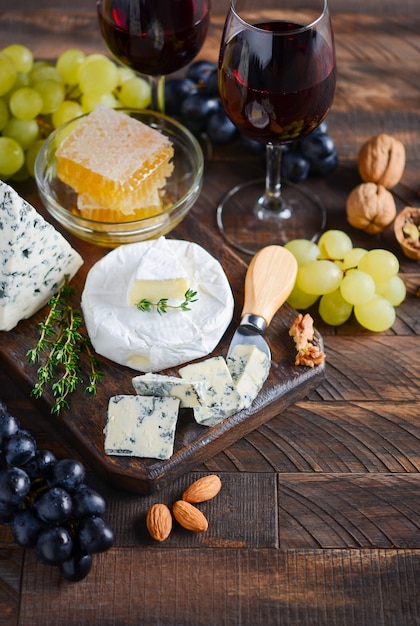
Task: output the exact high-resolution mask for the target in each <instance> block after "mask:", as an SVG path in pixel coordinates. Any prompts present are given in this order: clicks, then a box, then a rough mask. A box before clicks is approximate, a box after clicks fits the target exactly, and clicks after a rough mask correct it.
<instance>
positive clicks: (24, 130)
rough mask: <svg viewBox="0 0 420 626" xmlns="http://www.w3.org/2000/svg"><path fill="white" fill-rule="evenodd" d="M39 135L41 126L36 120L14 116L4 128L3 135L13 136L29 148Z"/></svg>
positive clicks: (25, 147)
mask: <svg viewBox="0 0 420 626" xmlns="http://www.w3.org/2000/svg"><path fill="white" fill-rule="evenodd" d="M38 135H39V126H38V123H37V121H36V120H18V119H16V118H15V117H12V118H11V119H10V120H9V121H8V122H7V124H6V126H5V127H4V129H3V137H11V138H12V139H14V140H15V141H17V142H18V144H20V146H21V147H22V148H23V149H24V150H27V149H28V148H29V147H30V146H31V145H32V144H33V142H34V141H36V139H38Z"/></svg>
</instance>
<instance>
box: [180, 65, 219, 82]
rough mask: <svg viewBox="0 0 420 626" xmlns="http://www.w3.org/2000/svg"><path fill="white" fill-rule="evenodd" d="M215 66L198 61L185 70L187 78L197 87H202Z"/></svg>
mask: <svg viewBox="0 0 420 626" xmlns="http://www.w3.org/2000/svg"><path fill="white" fill-rule="evenodd" d="M215 67H216V66H215V64H214V63H211V61H204V60H201V59H200V60H198V61H194V62H193V63H191V65H190V66H189V68H188V70H187V78H189V79H190V80H192V81H193V82H194V83H197V84H198V85H204V84H205V82H206V81H207V79H208V77H209V75H210V74H211V73H212V72H213V71H214V69H215Z"/></svg>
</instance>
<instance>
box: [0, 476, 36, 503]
mask: <svg viewBox="0 0 420 626" xmlns="http://www.w3.org/2000/svg"><path fill="white" fill-rule="evenodd" d="M30 488H31V481H30V480H29V476H28V474H27V473H26V472H24V471H23V470H22V469H20V468H19V467H9V468H8V469H5V470H2V471H1V472H0V504H4V510H0V513H2V514H7V508H9V507H13V506H16V505H18V504H20V503H21V502H22V501H23V500H24V499H25V497H26V496H27V495H28V493H29V490H30Z"/></svg>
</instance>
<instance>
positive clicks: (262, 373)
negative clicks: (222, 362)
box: [226, 344, 271, 408]
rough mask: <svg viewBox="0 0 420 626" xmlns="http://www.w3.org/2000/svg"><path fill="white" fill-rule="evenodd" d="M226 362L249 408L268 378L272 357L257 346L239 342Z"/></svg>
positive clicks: (246, 406) (244, 402)
mask: <svg viewBox="0 0 420 626" xmlns="http://www.w3.org/2000/svg"><path fill="white" fill-rule="evenodd" d="M226 363H227V366H228V369H229V371H230V374H231V376H232V379H233V382H234V384H235V387H236V389H237V390H238V392H239V395H240V396H241V398H242V401H243V404H244V408H248V407H249V406H250V405H251V404H252V402H253V401H254V400H255V398H256V397H257V395H258V394H259V392H260V390H261V388H262V386H263V384H264V382H265V381H266V380H267V377H268V374H269V372H270V365H271V362H270V359H269V358H268V356H267V355H266V354H264V352H262V351H261V350H260V349H259V348H257V346H254V345H244V344H237V345H236V346H235V347H234V348H233V350H232V353H231V355H230V356H229V357H228V358H227V361H226Z"/></svg>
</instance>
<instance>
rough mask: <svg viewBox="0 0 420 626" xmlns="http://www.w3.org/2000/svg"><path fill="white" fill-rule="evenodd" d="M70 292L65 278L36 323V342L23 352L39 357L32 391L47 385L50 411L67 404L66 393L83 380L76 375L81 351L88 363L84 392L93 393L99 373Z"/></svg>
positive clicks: (31, 359) (34, 359)
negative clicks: (37, 333)
mask: <svg viewBox="0 0 420 626" xmlns="http://www.w3.org/2000/svg"><path fill="white" fill-rule="evenodd" d="M74 294H75V289H74V287H72V286H70V285H68V284H67V282H66V283H64V285H63V286H62V287H61V288H60V289H59V291H58V292H57V294H56V295H55V296H53V297H52V298H51V299H50V301H49V307H50V308H49V311H48V314H47V316H46V318H45V319H44V321H42V322H40V324H39V328H40V335H39V339H38V343H37V344H36V346H35V347H34V348H32V349H31V350H28V352H27V359H28V363H30V364H35V363H39V362H40V361H42V364H41V365H40V366H39V367H38V370H37V374H38V382H37V383H36V384H35V386H34V388H33V389H32V395H33V396H34V397H35V398H40V397H41V396H42V394H43V393H44V389H45V387H46V386H48V385H49V386H50V387H51V391H52V394H53V396H54V398H55V402H54V404H53V406H52V408H51V413H56V414H59V413H60V411H61V410H62V409H63V408H68V406H69V405H68V401H67V396H68V395H69V394H71V393H72V392H73V391H74V390H75V389H76V387H77V386H78V385H79V384H82V383H83V378H82V376H81V375H80V356H81V353H82V352H86V353H87V355H88V359H89V365H90V373H89V384H88V385H87V386H86V388H85V392H86V393H88V394H90V395H93V394H95V393H96V390H97V383H98V381H99V380H100V379H101V378H102V377H103V373H102V372H101V371H100V370H99V366H98V362H97V359H96V357H95V355H94V352H93V349H92V347H91V344H90V341H89V338H88V337H86V336H84V335H83V334H82V332H81V328H80V327H81V326H82V323H83V320H82V315H81V313H80V312H79V311H78V310H77V309H75V308H74V306H73V304H72V298H73V296H74Z"/></svg>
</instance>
